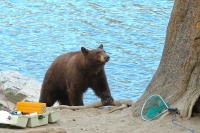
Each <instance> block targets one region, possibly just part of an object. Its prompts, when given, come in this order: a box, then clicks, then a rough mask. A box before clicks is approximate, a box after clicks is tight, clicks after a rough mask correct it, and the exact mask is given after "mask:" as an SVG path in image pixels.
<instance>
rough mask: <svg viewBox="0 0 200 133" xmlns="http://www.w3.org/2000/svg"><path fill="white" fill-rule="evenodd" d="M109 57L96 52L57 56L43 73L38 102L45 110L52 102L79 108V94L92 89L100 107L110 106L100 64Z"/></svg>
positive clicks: (80, 103)
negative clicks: (45, 105)
mask: <svg viewBox="0 0 200 133" xmlns="http://www.w3.org/2000/svg"><path fill="white" fill-rule="evenodd" d="M109 59H110V57H109V56H108V55H107V54H106V53H105V51H104V50H103V45H100V46H99V47H98V48H97V49H93V50H88V49H86V48H84V47H81V51H76V52H70V53H66V54H63V55H61V56H59V57H57V58H56V59H55V60H54V62H53V63H52V64H51V66H50V67H49V69H48V70H47V72H46V75H45V78H44V81H43V84H42V88H41V92H40V99H39V102H44V103H46V104H47V106H48V107H50V106H52V105H54V103H55V102H56V101H58V102H59V104H61V105H70V106H72V105H73V106H78V105H83V93H84V92H85V91H86V90H87V89H88V88H92V89H93V91H94V92H95V94H96V95H97V96H98V97H99V98H101V101H102V103H103V104H104V105H108V104H111V103H112V102H113V98H112V96H111V93H110V89H109V86H108V82H107V78H106V74H105V70H104V65H105V63H106V62H107V61H109Z"/></svg>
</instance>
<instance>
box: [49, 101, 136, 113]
mask: <svg viewBox="0 0 200 133" xmlns="http://www.w3.org/2000/svg"><path fill="white" fill-rule="evenodd" d="M134 104H135V101H133V100H125V99H124V100H115V101H113V103H112V104H111V105H110V106H119V107H121V106H122V105H123V106H124V107H123V108H125V106H126V107H130V106H133V105H134ZM102 106H104V105H103V104H102V102H101V101H98V102H94V103H92V104H89V105H85V106H67V105H58V106H53V107H48V108H47V109H60V110H62V109H71V110H80V109H88V108H99V107H102ZM115 110H119V109H117V108H116V109H114V111H115ZM114 111H112V112H114Z"/></svg>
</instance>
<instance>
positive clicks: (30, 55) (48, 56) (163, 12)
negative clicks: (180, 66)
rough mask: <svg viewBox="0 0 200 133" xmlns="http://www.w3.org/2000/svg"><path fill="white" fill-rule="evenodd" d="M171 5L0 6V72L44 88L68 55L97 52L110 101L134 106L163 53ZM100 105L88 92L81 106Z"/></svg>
mask: <svg viewBox="0 0 200 133" xmlns="http://www.w3.org/2000/svg"><path fill="white" fill-rule="evenodd" d="M173 3H174V1H173V0H150V1H148V0H87V1H85V0H84V1H83V0H80V1H77V0H74V1H66V0H29V1H28V0H19V1H17V0H1V1H0V9H1V12H0V70H1V71H2V70H14V71H19V72H20V73H22V74H24V75H27V76H29V77H31V78H34V79H36V80H38V81H40V82H42V80H43V78H44V74H45V72H46V70H47V69H48V67H49V66H50V64H51V62H52V61H53V60H54V59H55V58H56V57H57V56H58V55H61V54H63V53H66V52H69V51H76V50H80V47H82V46H84V47H86V48H88V49H92V48H97V47H98V46H99V45H100V44H103V45H104V49H105V50H106V51H107V53H108V54H109V55H110V57H111V60H110V61H109V62H108V63H107V64H106V66H105V69H106V73H107V78H108V82H109V86H110V88H111V93H112V95H113V97H114V99H133V100H137V99H138V98H139V97H140V96H141V95H142V93H143V92H144V91H145V89H146V87H147V85H148V83H149V82H150V80H151V78H152V76H153V75H154V73H155V71H156V69H157V67H158V65H159V62H160V59H161V56H162V51H163V46H164V41H165V36H166V28H167V25H168V21H169V18H170V14H171V10H172V6H173ZM97 100H99V98H97V97H96V96H95V95H94V93H93V91H91V89H89V90H88V91H87V92H86V93H85V95H84V102H85V103H91V102H94V101H97Z"/></svg>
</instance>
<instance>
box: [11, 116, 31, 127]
mask: <svg viewBox="0 0 200 133" xmlns="http://www.w3.org/2000/svg"><path fill="white" fill-rule="evenodd" d="M10 117H11V119H10V125H12V126H17V127H21V128H26V125H27V122H28V119H29V118H28V117H27V116H24V115H21V114H20V115H11V116H10Z"/></svg>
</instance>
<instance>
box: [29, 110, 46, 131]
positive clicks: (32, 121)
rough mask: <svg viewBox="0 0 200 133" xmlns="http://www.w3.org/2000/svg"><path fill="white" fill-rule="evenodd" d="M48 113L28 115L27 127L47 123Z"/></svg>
mask: <svg viewBox="0 0 200 133" xmlns="http://www.w3.org/2000/svg"><path fill="white" fill-rule="evenodd" d="M48 115H49V113H48V112H46V113H44V114H37V115H34V116H29V119H28V123H27V127H37V126H42V125H46V124H48V117H49V116H48Z"/></svg>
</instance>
